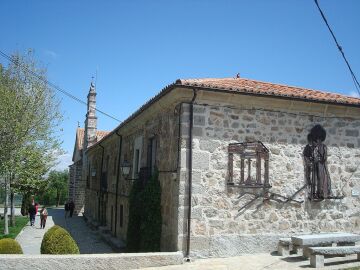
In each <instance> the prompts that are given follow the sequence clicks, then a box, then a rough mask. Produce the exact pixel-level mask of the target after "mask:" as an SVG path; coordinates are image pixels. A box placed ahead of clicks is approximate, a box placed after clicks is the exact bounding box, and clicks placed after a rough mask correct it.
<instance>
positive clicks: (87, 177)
mask: <svg viewBox="0 0 360 270" xmlns="http://www.w3.org/2000/svg"><path fill="white" fill-rule="evenodd" d="M90 177H91V166H90V161H89V163H88V173H87V176H86V187H87V188H90Z"/></svg>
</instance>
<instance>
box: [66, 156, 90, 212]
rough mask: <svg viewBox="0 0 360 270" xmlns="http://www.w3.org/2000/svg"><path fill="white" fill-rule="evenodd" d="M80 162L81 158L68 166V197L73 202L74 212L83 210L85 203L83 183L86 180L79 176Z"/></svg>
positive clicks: (84, 183)
mask: <svg viewBox="0 0 360 270" xmlns="http://www.w3.org/2000/svg"><path fill="white" fill-rule="evenodd" d="M81 172H82V162H81V160H79V161H77V162H75V163H74V164H72V165H70V166H69V194H68V199H69V200H72V201H73V202H74V203H75V210H74V213H75V214H79V213H82V212H83V211H84V204H85V185H86V182H85V181H84V179H83V178H82V176H81Z"/></svg>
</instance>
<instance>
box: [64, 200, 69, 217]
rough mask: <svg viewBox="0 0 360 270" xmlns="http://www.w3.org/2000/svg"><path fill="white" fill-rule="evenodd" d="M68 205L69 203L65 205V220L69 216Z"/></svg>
mask: <svg viewBox="0 0 360 270" xmlns="http://www.w3.org/2000/svg"><path fill="white" fill-rule="evenodd" d="M69 204H70V203H68V202H66V203H65V218H67V217H68V215H69V210H70V207H69Z"/></svg>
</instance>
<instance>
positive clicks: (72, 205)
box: [69, 201, 75, 217]
mask: <svg viewBox="0 0 360 270" xmlns="http://www.w3.org/2000/svg"><path fill="white" fill-rule="evenodd" d="M74 209H75V204H74V202H73V201H71V202H70V203H69V210H70V217H72V216H73V213H74Z"/></svg>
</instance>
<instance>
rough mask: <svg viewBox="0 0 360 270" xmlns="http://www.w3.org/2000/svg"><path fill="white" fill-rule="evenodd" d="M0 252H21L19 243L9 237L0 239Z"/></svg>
mask: <svg viewBox="0 0 360 270" xmlns="http://www.w3.org/2000/svg"><path fill="white" fill-rule="evenodd" d="M0 254H23V251H22V248H21V246H20V244H19V243H18V242H17V241H16V240H14V239H11V238H4V239H1V240H0Z"/></svg>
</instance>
